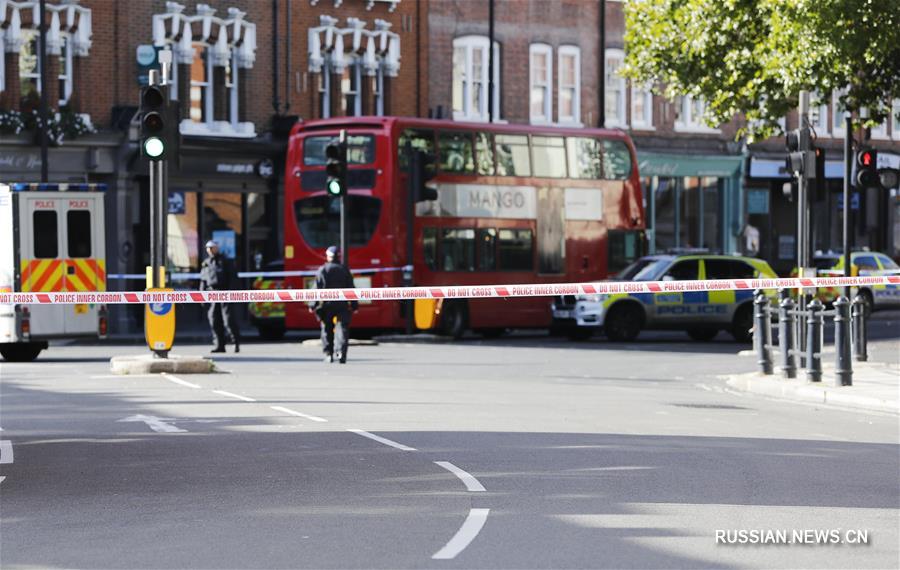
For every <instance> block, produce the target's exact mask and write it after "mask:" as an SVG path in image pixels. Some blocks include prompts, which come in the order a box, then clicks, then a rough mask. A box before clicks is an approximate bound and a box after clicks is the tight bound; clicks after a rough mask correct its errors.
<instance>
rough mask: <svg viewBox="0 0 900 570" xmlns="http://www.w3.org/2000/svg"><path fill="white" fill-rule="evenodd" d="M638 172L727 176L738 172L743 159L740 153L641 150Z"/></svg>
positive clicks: (647, 174)
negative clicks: (677, 152)
mask: <svg viewBox="0 0 900 570" xmlns="http://www.w3.org/2000/svg"><path fill="white" fill-rule="evenodd" d="M637 156H638V172H639V173H640V175H641V176H715V177H717V178H727V177H730V176H734V175H735V174H739V173H740V171H741V163H742V162H743V160H744V157H743V156H740V155H704V154H664V153H657V152H641V151H640V150H639V151H638V153H637Z"/></svg>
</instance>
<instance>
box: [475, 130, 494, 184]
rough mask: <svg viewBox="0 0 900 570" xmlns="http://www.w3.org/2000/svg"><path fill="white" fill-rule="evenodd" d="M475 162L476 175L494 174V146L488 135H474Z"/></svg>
mask: <svg viewBox="0 0 900 570" xmlns="http://www.w3.org/2000/svg"><path fill="white" fill-rule="evenodd" d="M475 161H476V162H477V163H478V174H487V175H489V176H490V175H492V174H494V146H493V144H492V143H491V135H490V133H475Z"/></svg>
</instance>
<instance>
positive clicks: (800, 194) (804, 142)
mask: <svg viewBox="0 0 900 570" xmlns="http://www.w3.org/2000/svg"><path fill="white" fill-rule="evenodd" d="M799 111H800V113H799V118H800V121H799V129H800V131H801V132H802V131H803V130H804V129H807V128H808V127H809V123H808V117H809V91H801V92H800V109H799ZM800 141H801V143H800V151H801V152H802V153H803V170H802V172H801V173H800V175H799V176H798V177H797V270H798V273H799V277H806V276H807V275H806V270H807V268H808V267H809V265H810V259H809V254H810V243H811V239H810V235H809V172H808V170H809V162H810V161H809V154H810V152H811V151H812V149H811V148H810V147H811V144H810V138H809V136H800ZM807 297H808V295H807V294H806V290H804V289H801V290H800V294H799V295H798V299H797V300H798V306H797V309H798V310H799V311H800V318H799V319H797V328H796V334H797V336H796V338H797V345H798V347H799V348H800V349H801V350H804V349H805V347H806V317H805V316H804V311H806V305H807V301H808V298H807Z"/></svg>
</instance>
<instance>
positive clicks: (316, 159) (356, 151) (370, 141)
mask: <svg viewBox="0 0 900 570" xmlns="http://www.w3.org/2000/svg"><path fill="white" fill-rule="evenodd" d="M337 141H338V137H336V136H334V135H317V136H312V137H306V138H305V139H303V164H304V165H305V166H325V163H326V162H327V160H328V159H327V158H326V157H325V148H326V147H327V146H328V145H329V144H331V143H333V142H337ZM374 161H375V137H373V136H372V135H349V136H347V164H372V162H374Z"/></svg>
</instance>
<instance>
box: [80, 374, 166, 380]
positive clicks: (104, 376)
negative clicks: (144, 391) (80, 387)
mask: <svg viewBox="0 0 900 570" xmlns="http://www.w3.org/2000/svg"><path fill="white" fill-rule="evenodd" d="M157 376H158V374H98V375H97V376H90V377H89V378H91V379H92V380H101V379H104V378H156V377H157Z"/></svg>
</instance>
